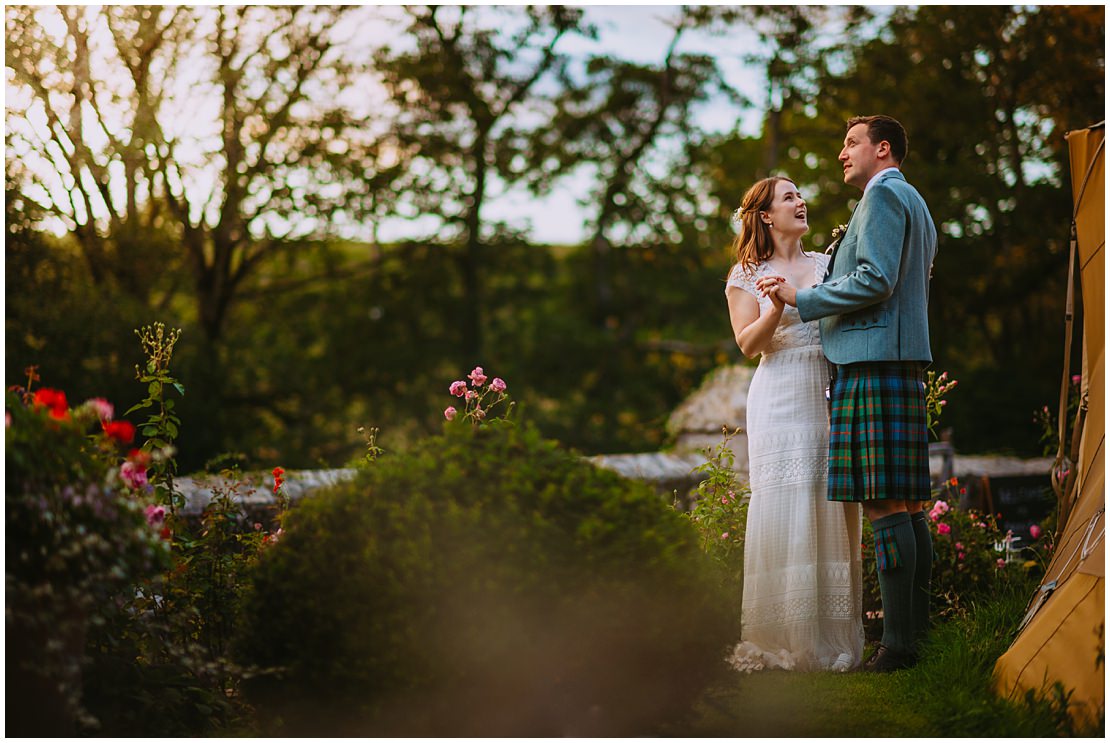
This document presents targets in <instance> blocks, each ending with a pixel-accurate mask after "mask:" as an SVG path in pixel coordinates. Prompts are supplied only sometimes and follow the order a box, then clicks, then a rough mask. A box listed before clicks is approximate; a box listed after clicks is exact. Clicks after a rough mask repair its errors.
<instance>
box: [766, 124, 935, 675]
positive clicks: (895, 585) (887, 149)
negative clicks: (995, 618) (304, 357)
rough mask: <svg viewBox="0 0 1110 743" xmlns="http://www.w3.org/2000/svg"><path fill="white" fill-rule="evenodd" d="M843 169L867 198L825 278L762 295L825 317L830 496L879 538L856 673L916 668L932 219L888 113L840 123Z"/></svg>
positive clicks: (927, 547) (924, 541) (924, 613)
mask: <svg viewBox="0 0 1110 743" xmlns="http://www.w3.org/2000/svg"><path fill="white" fill-rule="evenodd" d="M847 128H848V132H847V135H846V136H845V138H844V148H843V149H842V150H841V151H840V157H839V160H840V162H841V164H842V165H843V168H844V182H845V183H847V184H849V185H851V186H855V187H856V188H858V189H860V190H861V191H863V197H862V199H861V200H860V202H859V204H858V205H857V207H856V209H855V211H854V212H853V214H852V218H851V219H850V220H849V223H848V229H847V232H846V233H845V234H844V237H843V238H842V240H841V242H840V244H839V245H837V247H836V250H835V252H834V253H833V257H832V261H831V262H830V264H829V269H828V272H827V273H826V275H825V281H824V283H822V284H815V285H814V286H813V287H811V288H803V289H798V290H795V288H794V287H792V286H790V285H789V284H787V283H786V281H785V279H783V278H782V277H768V278H765V279H763V280H762V284H761V287H760V288H761V289H762V290H763V291H765V292H767V293H775V294H777V295H778V298H779V299H781V300H782V301H784V302H786V303H787V304H790V305H793V306H795V307H797V308H798V313H799V315H800V316H801V318H802V320H804V321H810V320H816V319H820V320H821V344H822V346H823V347H824V352H825V356H826V357H827V358H828V359H829V361H830V362H832V364H834V365H835V374H834V378H833V381H832V383H831V385H830V391H829V393H830V399H831V403H832V412H831V419H830V435H829V490H828V498H829V500H834V501H854V502H860V503H862V504H863V510H864V513H866V514H867V518H868V519H870V521H871V527H872V530H873V532H874V534H875V554H876V558H877V563H878V572H879V590H880V593H881V595H882V602H883V638H882V641H881V644H880V645H879V649H878V650H877V651H876V652H875V654H874V655H873V656H872V657H871V658H870V659H869V660H868V661H867V663H865V664H864V666H863V669H864V670H866V671H874V672H888V671H896V670H898V669H901V668H907V667H909V666H912V665H914V663H916V662H917V644H918V642H919V640H920V639H921V637H922V636H923V635H924V634H925V630H926V628H927V625H928V621H929V580H930V576H931V573H932V555H933V549H932V540H931V538H930V536H929V528H928V525H927V524H926V521H925V513H924V510H923V508H924V505H925V501H927V500H929V499H930V497H931V494H930V489H929V446H928V431H927V428H926V422H925V419H926V416H925V388H924V383H923V381H922V371H923V369H924V367H925V366H927V365H928V364H930V363H931V362H932V360H933V356H932V353H931V351H930V348H929V320H928V312H927V309H928V301H929V278H930V276H931V273H932V264H933V258H934V256H935V255H936V252H937V232H936V228H935V227H934V225H933V218H932V216H931V215H930V214H929V209H928V207H927V206H926V205H925V201H924V199H922V198H921V195H920V194H919V193H918V192H917V190H916V189H915V188H914V187H913V186H911V185H910V184H909V183H907V182H906V179H905V177H904V176H903V175H902V172H901V170H900V168H901V165H902V161H903V160H904V159H905V157H906V150H907V138H906V131H905V129H904V128H903V127H902V125H901V124H900V123H898V121H896V120H895V119H892V118H890V117H889V116H857V117H855V118H853V119H850V120H849V121H848V127H847Z"/></svg>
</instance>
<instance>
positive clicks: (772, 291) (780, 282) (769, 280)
mask: <svg viewBox="0 0 1110 743" xmlns="http://www.w3.org/2000/svg"><path fill="white" fill-rule="evenodd" d="M786 285H787V284H786V279H785V278H783V277H782V276H764V277H761V278H759V279H757V280H756V282H755V287H756V289H758V290H759V293H760V294H762V295H763V296H765V297H769V298H770V300H771V304H772V305H773V306H774V308H775V309H776V310H779V311H781V310H782V309H783V305H784V302H783V300H782V297H780V296H779V287H780V286H786Z"/></svg>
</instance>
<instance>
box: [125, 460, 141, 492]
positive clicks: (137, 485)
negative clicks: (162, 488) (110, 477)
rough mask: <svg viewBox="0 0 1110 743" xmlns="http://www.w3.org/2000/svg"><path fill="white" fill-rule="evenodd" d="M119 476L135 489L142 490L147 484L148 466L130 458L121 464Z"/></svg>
mask: <svg viewBox="0 0 1110 743" xmlns="http://www.w3.org/2000/svg"><path fill="white" fill-rule="evenodd" d="M119 476H120V479H121V480H123V482H124V484H126V485H127V487H129V488H132V489H133V490H142V489H143V488H145V487H146V486H147V479H146V467H143V466H142V465H140V464H136V463H135V462H132V461H130V460H128V461H126V462H124V463H123V464H121V465H120V466H119Z"/></svg>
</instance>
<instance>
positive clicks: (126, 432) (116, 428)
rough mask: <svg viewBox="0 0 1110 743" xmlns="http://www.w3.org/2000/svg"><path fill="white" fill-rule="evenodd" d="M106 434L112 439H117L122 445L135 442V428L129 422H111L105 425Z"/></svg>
mask: <svg viewBox="0 0 1110 743" xmlns="http://www.w3.org/2000/svg"><path fill="white" fill-rule="evenodd" d="M104 433H105V435H107V436H108V438H110V439H115V440H116V441H118V442H120V443H121V444H130V443H131V442H132V441H134V440H135V426H133V425H131V423H130V422H129V421H111V422H108V423H105V424H104Z"/></svg>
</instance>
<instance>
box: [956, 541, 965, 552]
mask: <svg viewBox="0 0 1110 743" xmlns="http://www.w3.org/2000/svg"><path fill="white" fill-rule="evenodd" d="M963 548H964V543H963V542H956V549H958V550H962V549H963Z"/></svg>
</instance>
